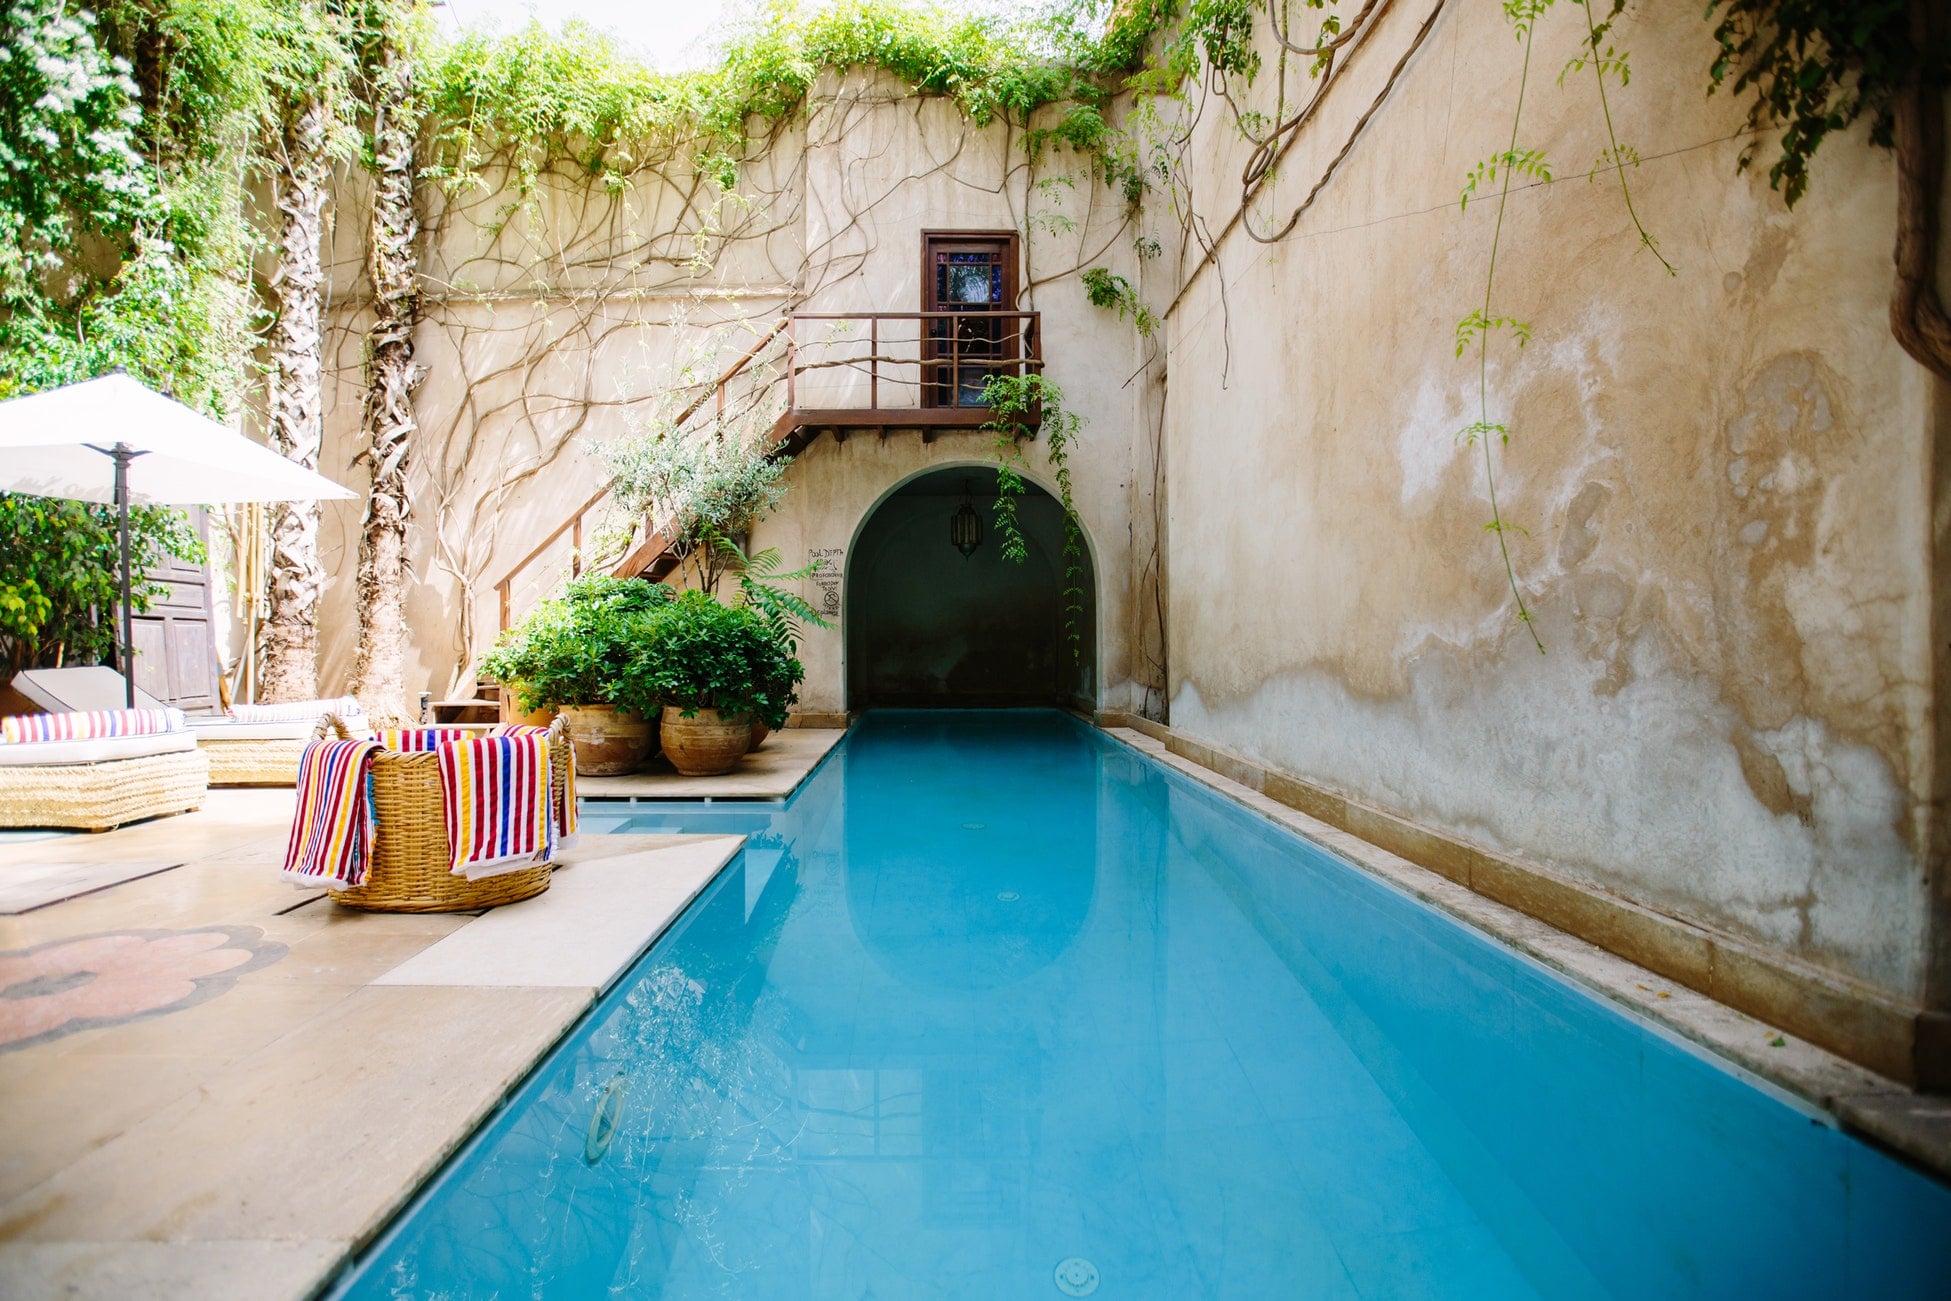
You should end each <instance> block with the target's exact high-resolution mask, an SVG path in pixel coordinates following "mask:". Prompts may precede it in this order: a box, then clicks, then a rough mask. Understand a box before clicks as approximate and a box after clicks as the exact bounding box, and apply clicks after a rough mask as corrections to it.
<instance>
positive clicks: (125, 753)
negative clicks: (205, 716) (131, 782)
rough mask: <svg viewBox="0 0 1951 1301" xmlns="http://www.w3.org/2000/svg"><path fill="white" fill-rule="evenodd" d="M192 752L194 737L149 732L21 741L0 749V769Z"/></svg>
mask: <svg viewBox="0 0 1951 1301" xmlns="http://www.w3.org/2000/svg"><path fill="white" fill-rule="evenodd" d="M194 749H196V733H195V732H192V731H190V730H189V729H188V728H184V729H182V730H181V731H176V732H151V733H149V734H148V735H147V736H98V737H95V738H94V739H93V740H88V741H22V742H20V743H19V744H16V745H0V768H43V767H46V766H48V765H50V764H64V763H102V762H105V761H107V760H110V759H140V758H143V757H144V756H145V755H151V754H176V753H179V752H180V751H183V750H194Z"/></svg>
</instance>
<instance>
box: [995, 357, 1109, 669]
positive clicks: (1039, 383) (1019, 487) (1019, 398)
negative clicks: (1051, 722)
mask: <svg viewBox="0 0 1951 1301" xmlns="http://www.w3.org/2000/svg"><path fill="white" fill-rule="evenodd" d="M982 400H983V404H984V405H985V406H987V407H988V408H989V419H988V420H987V421H986V422H984V424H983V426H982V427H983V428H984V429H986V430H989V431H990V432H991V433H993V434H995V436H996V438H995V449H996V531H997V532H998V533H999V534H1001V535H1002V553H1003V558H1004V559H1005V560H1009V561H1013V562H1014V563H1016V564H1019V565H1020V564H1023V563H1025V562H1027V561H1028V560H1029V558H1030V546H1029V540H1028V539H1027V538H1025V537H1024V536H1023V526H1022V523H1021V521H1020V520H1019V519H1018V518H1017V512H1016V508H1017V503H1018V502H1020V501H1021V500H1022V498H1023V494H1024V492H1025V491H1026V490H1027V488H1028V483H1027V481H1026V480H1025V479H1024V477H1023V466H1024V461H1023V448H1022V441H1021V440H1022V439H1024V438H1025V437H1028V438H1031V439H1035V438H1037V437H1041V438H1042V439H1043V454H1044V456H1045V458H1046V459H1047V460H1048V461H1049V462H1050V471H1051V474H1052V476H1053V477H1054V478H1055V479H1056V481H1057V504H1058V505H1059V506H1061V507H1062V508H1063V512H1064V590H1063V598H1064V640H1065V641H1066V642H1067V643H1068V644H1069V646H1070V658H1071V662H1072V663H1076V662H1078V660H1079V659H1081V658H1082V656H1083V648H1084V530H1083V527H1082V526H1081V525H1080V524H1079V523H1078V522H1077V503H1076V502H1075V500H1074V499H1073V498H1072V495H1071V479H1070V448H1071V444H1072V443H1073V442H1074V441H1075V440H1076V438H1077V431H1078V430H1079V429H1080V428H1082V427H1083V423H1084V422H1083V418H1082V417H1081V416H1079V415H1078V414H1077V413H1076V412H1074V411H1069V410H1066V409H1065V408H1064V394H1063V390H1062V389H1060V388H1058V387H1057V386H1056V385H1055V384H1053V383H1051V382H1050V381H1049V380H1047V379H1045V378H1044V377H1043V376H1042V375H991V376H990V377H989V379H988V381H987V382H986V383H984V385H983V388H982Z"/></svg>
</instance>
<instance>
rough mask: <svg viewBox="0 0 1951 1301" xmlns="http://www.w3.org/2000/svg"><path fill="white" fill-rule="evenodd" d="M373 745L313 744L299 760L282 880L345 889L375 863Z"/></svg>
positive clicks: (363, 879)
mask: <svg viewBox="0 0 1951 1301" xmlns="http://www.w3.org/2000/svg"><path fill="white" fill-rule="evenodd" d="M378 753H379V747H378V746H377V745H375V744H373V743H372V742H371V741H313V742H311V743H310V744H309V745H307V746H306V747H305V749H304V752H303V753H302V754H300V755H299V757H298V810H297V813H296V815H295V816H294V817H293V818H292V821H291V840H290V842H289V843H288V844H287V845H286V846H285V866H284V871H283V872H282V873H280V875H281V876H282V877H283V878H284V879H285V880H287V881H290V882H291V883H292V884H294V885H301V886H306V887H309V888H316V887H318V886H327V887H336V888H338V889H346V888H349V887H354V886H361V885H364V884H365V883H366V869H367V867H368V866H370V864H371V863H372V857H373V830H374V826H375V820H374V815H373V785H372V774H373V756H374V755H376V754H378Z"/></svg>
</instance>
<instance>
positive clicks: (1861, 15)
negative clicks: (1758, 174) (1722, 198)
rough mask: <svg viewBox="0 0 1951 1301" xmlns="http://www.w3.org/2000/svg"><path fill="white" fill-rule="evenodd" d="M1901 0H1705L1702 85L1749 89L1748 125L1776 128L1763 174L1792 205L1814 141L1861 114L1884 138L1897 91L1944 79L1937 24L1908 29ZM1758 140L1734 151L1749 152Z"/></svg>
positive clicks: (1873, 133)
mask: <svg viewBox="0 0 1951 1301" xmlns="http://www.w3.org/2000/svg"><path fill="white" fill-rule="evenodd" d="M1913 8H1914V6H1913V5H1912V4H1911V3H1910V0H1708V4H1707V17H1708V19H1709V20H1710V21H1712V22H1713V23H1714V40H1715V42H1716V43H1717V44H1718V45H1719V47H1720V52H1719V55H1718V57H1716V58H1715V60H1714V65H1713V68H1712V69H1711V70H1710V72H1709V77H1710V79H1711V85H1710V90H1718V89H1720V88H1721V87H1723V86H1725V85H1727V84H1728V82H1729V81H1730V80H1732V82H1733V90H1734V92H1735V93H1736V94H1741V93H1743V92H1752V94H1753V96H1754V98H1753V99H1752V100H1751V101H1750V103H1749V106H1748V126H1749V127H1750V128H1751V129H1753V130H1757V131H1758V130H1761V129H1762V128H1765V127H1779V128H1781V136H1780V139H1779V141H1778V152H1777V154H1776V157H1775V161H1774V162H1773V164H1771V165H1770V166H1769V168H1768V183H1769V185H1771V186H1773V187H1774V188H1775V189H1777V190H1780V191H1781V193H1782V198H1783V200H1784V201H1785V202H1786V203H1787V204H1788V205H1789V206H1790V207H1791V208H1792V207H1794V206H1795V203H1796V201H1797V200H1798V199H1800V198H1801V197H1802V195H1803V194H1804V193H1805V192H1806V191H1807V189H1808V187H1809V161H1810V160H1811V159H1812V158H1813V157H1814V156H1815V152H1816V150H1817V149H1818V148H1820V147H1821V145H1822V142H1823V141H1824V140H1826V139H1827V138H1828V137H1829V136H1831V135H1832V134H1834V133H1836V132H1838V131H1845V130H1848V129H1849V127H1850V126H1851V125H1852V124H1854V123H1855V122H1856V121H1857V120H1859V119H1861V118H1864V117H1867V118H1868V119H1869V122H1870V141H1871V143H1873V144H1876V145H1880V146H1883V147H1885V148H1888V147H1889V146H1890V145H1891V144H1892V143H1893V133H1894V128H1895V103H1896V97H1897V94H1898V93H1899V92H1900V91H1901V90H1902V89H1903V88H1904V87H1906V86H1908V85H1912V84H1915V83H1917V82H1920V81H1921V82H1922V83H1923V84H1925V85H1927V86H1934V87H1939V88H1941V87H1943V86H1944V85H1945V84H1946V82H1947V81H1951V41H1948V40H1947V38H1946V36H1945V35H1944V32H1943V30H1942V29H1941V28H1940V30H1939V31H1937V32H1935V33H1933V32H1930V31H1928V30H1927V31H1926V32H1925V33H1924V36H1923V38H1922V39H1919V38H1918V36H1917V34H1916V33H1915V32H1913V30H1912V27H1911V14H1912V10H1913ZM1760 147H1761V142H1760V140H1758V139H1757V140H1755V141H1752V142H1750V143H1749V145H1748V146H1747V148H1745V149H1743V150H1742V152H1741V162H1740V166H1741V167H1743V168H1746V167H1748V166H1749V165H1751V164H1752V163H1753V161H1754V156H1755V153H1756V151H1757V150H1758V149H1759V148H1760Z"/></svg>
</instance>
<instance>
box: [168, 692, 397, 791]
mask: <svg viewBox="0 0 1951 1301" xmlns="http://www.w3.org/2000/svg"><path fill="white" fill-rule="evenodd" d="M328 714H335V715H338V716H339V717H341V718H344V719H345V720H346V721H347V723H348V724H350V725H351V726H352V727H353V729H354V731H355V732H356V733H357V734H360V735H364V734H365V731H364V729H365V721H366V720H365V716H364V715H363V714H362V713H360V710H359V702H358V701H357V700H354V699H352V698H351V697H349V696H348V697H345V698H342V699H338V700H304V701H296V702H292V703H289V704H282V705H232V706H231V707H230V712H229V713H228V714H226V715H223V716H221V717H210V718H192V719H191V720H190V728H191V730H192V731H193V732H195V733H196V740H197V744H198V746H200V747H201V748H202V750H203V752H204V753H205V754H206V755H208V756H209V757H210V784H211V785H212V786H289V785H291V784H292V783H293V782H295V781H296V780H297V779H298V756H299V755H300V754H302V753H303V752H304V749H305V743H306V742H307V741H309V740H310V739H311V736H312V732H313V730H314V729H316V728H317V727H318V724H319V720H320V719H322V718H324V717H325V716H326V715H328Z"/></svg>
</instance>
